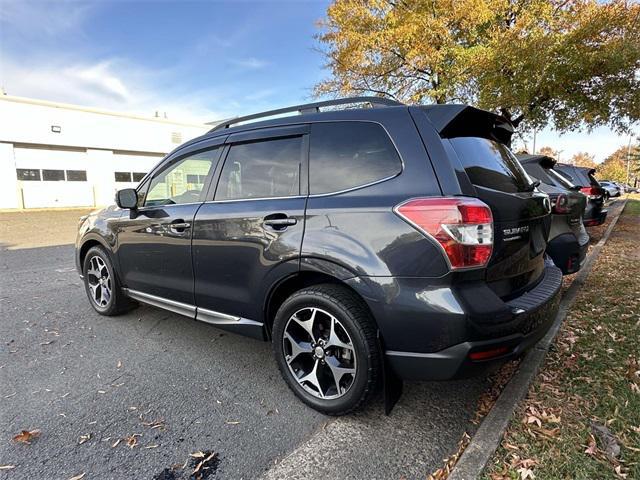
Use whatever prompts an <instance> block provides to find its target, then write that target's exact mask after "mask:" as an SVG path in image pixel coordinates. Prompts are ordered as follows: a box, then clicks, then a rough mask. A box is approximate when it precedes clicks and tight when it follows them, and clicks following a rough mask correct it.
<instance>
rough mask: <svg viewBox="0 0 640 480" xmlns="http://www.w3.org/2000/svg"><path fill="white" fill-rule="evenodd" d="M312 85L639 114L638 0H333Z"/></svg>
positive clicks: (521, 110)
mask: <svg viewBox="0 0 640 480" xmlns="http://www.w3.org/2000/svg"><path fill="white" fill-rule="evenodd" d="M321 27H322V29H323V30H322V33H321V34H319V35H318V38H319V40H320V43H321V45H322V46H323V47H324V49H323V53H324V54H325V56H326V59H327V67H328V68H329V70H330V71H331V77H330V78H328V79H326V80H324V81H322V82H320V83H319V84H318V85H316V88H315V94H316V95H318V96H322V95H336V96H337V95H348V94H362V93H373V94H375V95H380V96H386V97H391V98H395V99H398V100H401V101H405V102H409V103H419V104H420V103H426V102H435V103H444V102H467V103H475V104H477V105H478V106H480V107H482V108H487V109H491V110H500V109H503V110H502V111H503V112H504V113H505V114H506V115H508V116H510V117H511V118H512V119H513V120H514V123H516V124H517V123H519V121H520V120H522V119H523V118H526V119H527V126H528V127H536V128H542V127H544V126H545V125H547V124H548V123H549V122H553V124H554V125H555V127H556V128H558V129H559V130H561V131H565V130H572V129H576V128H581V127H582V126H583V125H587V126H588V127H594V126H598V125H609V126H612V127H614V128H617V129H618V130H625V129H627V128H628V126H629V124H630V123H631V122H632V121H634V120H637V119H639V118H640V76H638V75H637V74H636V72H637V71H638V70H639V69H640V4H638V3H636V2H628V1H625V0H610V1H609V2H606V3H605V2H599V1H597V0H456V1H452V0H334V3H333V4H332V5H331V6H330V7H329V8H328V10H327V17H326V19H325V20H324V21H322V22H321Z"/></svg>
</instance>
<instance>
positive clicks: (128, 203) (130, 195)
mask: <svg viewBox="0 0 640 480" xmlns="http://www.w3.org/2000/svg"><path fill="white" fill-rule="evenodd" d="M116 205H118V206H119V207H120V208H130V209H134V208H136V207H137V206H138V193H137V192H136V189H135V188H124V189H122V190H118V193H116Z"/></svg>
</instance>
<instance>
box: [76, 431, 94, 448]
mask: <svg viewBox="0 0 640 480" xmlns="http://www.w3.org/2000/svg"><path fill="white" fill-rule="evenodd" d="M90 438H91V434H90V433H87V434H86V435H80V438H79V439H78V445H82V444H83V443H84V442H86V441H88V440H89V439H90Z"/></svg>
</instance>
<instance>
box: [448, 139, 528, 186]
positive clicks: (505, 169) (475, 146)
mask: <svg viewBox="0 0 640 480" xmlns="http://www.w3.org/2000/svg"><path fill="white" fill-rule="evenodd" d="M450 142H451V145H452V146H453V149H454V150H455V151H456V153H457V154H458V158H459V159H460V161H461V162H462V166H463V167H464V169H465V171H466V172H467V175H468V176H469V180H471V183H473V184H474V185H477V186H480V187H486V188H491V189H493V190H499V191H501V192H507V193H516V192H525V191H528V190H531V183H532V182H531V178H529V176H528V175H527V173H526V172H525V171H524V169H523V168H522V165H520V162H518V159H516V157H515V156H514V155H513V153H511V150H509V148H508V147H506V146H505V145H503V144H501V143H498V142H496V141H494V140H489V139H487V138H480V137H456V138H451V139H450Z"/></svg>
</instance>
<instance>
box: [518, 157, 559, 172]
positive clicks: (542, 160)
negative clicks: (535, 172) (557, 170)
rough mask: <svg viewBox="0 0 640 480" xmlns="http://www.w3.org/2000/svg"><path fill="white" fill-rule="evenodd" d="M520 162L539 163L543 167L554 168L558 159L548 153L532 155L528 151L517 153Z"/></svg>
mask: <svg viewBox="0 0 640 480" xmlns="http://www.w3.org/2000/svg"><path fill="white" fill-rule="evenodd" d="M516 157H518V160H519V161H520V163H539V164H540V166H541V167H544V168H553V167H554V165H555V164H556V163H557V161H556V160H555V159H554V158H551V157H549V156H547V155H530V154H528V153H519V154H517V155H516Z"/></svg>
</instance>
